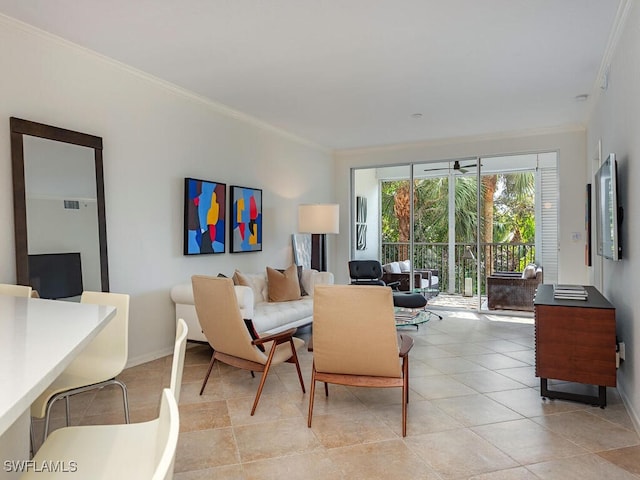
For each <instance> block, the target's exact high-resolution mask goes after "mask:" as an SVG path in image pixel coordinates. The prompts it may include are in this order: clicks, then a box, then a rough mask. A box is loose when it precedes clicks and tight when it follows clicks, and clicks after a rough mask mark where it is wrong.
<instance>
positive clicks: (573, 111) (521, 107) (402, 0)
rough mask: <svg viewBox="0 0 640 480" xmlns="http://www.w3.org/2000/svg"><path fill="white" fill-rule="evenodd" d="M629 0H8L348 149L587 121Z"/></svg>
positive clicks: (76, 38)
mask: <svg viewBox="0 0 640 480" xmlns="http://www.w3.org/2000/svg"><path fill="white" fill-rule="evenodd" d="M621 1H624V0H262V1H260V0H182V1H179V2H178V1H175V0H108V1H105V0H55V1H52V0H0V12H2V13H4V14H6V15H8V16H10V17H13V18H17V19H19V20H22V21H24V22H26V23H28V24H31V25H34V26H36V27H38V28H41V29H43V30H46V31H48V32H51V33H53V34H55V35H58V36H60V37H63V38H65V39H67V40H70V41H72V42H74V43H77V44H80V45H82V46H84V47H87V48H89V49H91V50H94V51H96V52H99V53H101V54H103V55H106V56H108V57H111V58H113V59H116V60H119V61H121V62H123V63H125V64H128V65H130V66H132V67H135V68H137V69H139V70H142V71H144V72H147V73H149V74H151V75H154V76H156V77H159V78H161V79H163V80H166V81H169V82H171V83H173V84H176V85H178V86H180V87H182V88H185V89H188V90H190V91H193V92H195V93H197V94H198V95H201V96H204V97H207V98H209V99H211V100H213V101H214V102H217V103H220V104H223V105H225V106H227V107H230V108H231V109H234V110H238V111H240V112H243V113H244V114H248V115H250V116H253V117H255V118H257V119H260V120H262V121H264V122H267V123H269V124H271V125H273V126H275V127H278V128H280V129H283V130H286V131H288V132H289V133H292V134H294V135H297V136H299V137H302V138H303V139H306V140H308V141H311V142H314V143H316V144H319V145H321V146H324V147H327V148H331V149H340V148H351V147H360V146H375V145H384V144H395V143H404V142H413V141H425V140H431V139H439V138H448V137H459V136H469V135H484V134H496V133H503V132H515V131H520V130H529V129H540V128H549V127H562V126H569V125H571V126H575V125H578V124H584V122H585V121H586V120H587V116H588V114H589V111H590V104H591V103H592V101H593V96H594V95H595V94H596V92H597V89H598V88H599V87H600V82H601V80H600V79H599V78H598V77H599V72H601V69H602V67H603V66H604V64H603V58H606V54H607V44H608V41H609V36H610V34H611V32H612V28H613V27H614V23H615V21H616V14H617V11H618V7H619V4H620V2H621ZM582 94H589V95H590V96H591V97H590V100H588V101H586V102H578V101H576V99H575V97H576V96H578V95H582ZM414 113H422V115H423V116H422V118H420V119H415V118H412V117H411V115H412V114H414Z"/></svg>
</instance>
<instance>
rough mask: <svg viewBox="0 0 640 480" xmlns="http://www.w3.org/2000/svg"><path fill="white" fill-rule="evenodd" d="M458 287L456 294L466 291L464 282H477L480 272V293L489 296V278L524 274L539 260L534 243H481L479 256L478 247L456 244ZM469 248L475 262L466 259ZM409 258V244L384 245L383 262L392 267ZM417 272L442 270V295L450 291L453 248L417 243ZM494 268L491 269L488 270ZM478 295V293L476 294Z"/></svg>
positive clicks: (455, 256) (440, 276)
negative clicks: (527, 266)
mask: <svg viewBox="0 0 640 480" xmlns="http://www.w3.org/2000/svg"><path fill="white" fill-rule="evenodd" d="M453 248H454V258H455V263H454V269H453V272H454V273H453V275H454V280H455V281H454V285H455V291H454V292H453V293H462V292H463V291H464V278H465V277H469V278H472V279H474V285H475V279H476V278H477V269H478V268H480V292H481V293H482V294H484V293H485V291H486V289H485V286H486V277H487V275H490V274H491V273H493V272H521V271H522V270H524V267H525V266H526V265H527V264H528V263H534V261H535V257H536V250H535V245H534V244H533V243H481V244H480V255H478V251H477V246H476V244H475V243H456V244H455V245H454V247H453ZM467 248H469V249H470V251H471V252H472V253H473V256H474V257H475V259H476V260H475V261H474V260H470V259H469V260H466V259H464V258H463V256H464V252H465V250H466V249H467ZM408 258H409V244H408V243H403V242H396V243H389V242H387V243H383V244H382V258H381V262H382V263H383V264H384V263H389V262H394V261H402V260H406V259H408ZM412 263H413V268H415V269H420V268H433V269H437V270H438V274H439V275H438V277H439V284H440V290H441V291H447V290H448V289H449V276H450V273H449V244H448V243H422V242H415V243H414V252H413V262H412ZM487 266H490V268H487ZM476 293H477V292H476Z"/></svg>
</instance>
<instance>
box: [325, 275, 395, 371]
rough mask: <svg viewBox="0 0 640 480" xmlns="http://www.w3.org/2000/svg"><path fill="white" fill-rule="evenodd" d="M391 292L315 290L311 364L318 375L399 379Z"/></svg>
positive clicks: (348, 287)
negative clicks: (312, 363)
mask: <svg viewBox="0 0 640 480" xmlns="http://www.w3.org/2000/svg"><path fill="white" fill-rule="evenodd" d="M398 353H399V350H398V336H397V332H396V323H395V318H394V312H393V298H392V292H391V289H389V288H379V287H376V286H359V285H318V286H317V287H316V289H315V295H314V297H313V361H314V364H315V368H316V370H317V371H318V372H323V373H342V374H349V375H369V376H380V377H401V376H402V372H401V368H400V359H399V357H398Z"/></svg>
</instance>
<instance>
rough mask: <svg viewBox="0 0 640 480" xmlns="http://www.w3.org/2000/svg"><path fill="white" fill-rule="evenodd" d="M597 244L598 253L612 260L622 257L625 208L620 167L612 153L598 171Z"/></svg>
mask: <svg viewBox="0 0 640 480" xmlns="http://www.w3.org/2000/svg"><path fill="white" fill-rule="evenodd" d="M595 183H596V205H597V208H598V211H597V214H596V246H597V252H598V255H600V256H602V257H604V258H608V259H610V260H620V259H621V258H622V245H621V242H620V224H621V223H622V217H623V210H622V207H621V206H620V205H619V204H618V168H617V162H616V156H615V155H614V154H613V153H611V154H610V155H609V156H608V157H607V159H606V160H605V161H604V162H603V163H602V166H601V167H600V169H599V170H598V171H597V172H596V182H595Z"/></svg>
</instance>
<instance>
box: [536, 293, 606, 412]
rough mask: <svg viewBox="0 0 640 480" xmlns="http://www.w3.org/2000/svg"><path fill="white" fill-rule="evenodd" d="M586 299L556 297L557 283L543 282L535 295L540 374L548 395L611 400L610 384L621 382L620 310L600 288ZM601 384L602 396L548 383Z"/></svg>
mask: <svg viewBox="0 0 640 480" xmlns="http://www.w3.org/2000/svg"><path fill="white" fill-rule="evenodd" d="M585 289H586V290H587V293H588V298H587V300H556V299H555V298H554V297H553V285H550V284H543V285H539V286H538V290H537V291H536V295H535V298H534V302H533V304H534V311H535V334H536V337H535V343H536V376H537V377H540V394H541V395H542V396H543V397H548V398H560V399H564V400H575V401H580V402H585V403H591V404H596V405H600V406H601V407H603V408H604V406H606V404H607V388H606V387H615V386H616V310H615V307H614V306H613V305H611V303H609V301H608V300H607V299H606V298H604V296H603V295H602V294H601V293H600V292H599V291H598V290H597V289H596V288H595V287H591V286H586V287H585ZM548 379H555V380H565V381H568V382H577V383H584V384H589V385H597V386H598V396H591V395H582V394H576V393H570V392H563V391H552V390H549V389H548V385H547V380H548Z"/></svg>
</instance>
